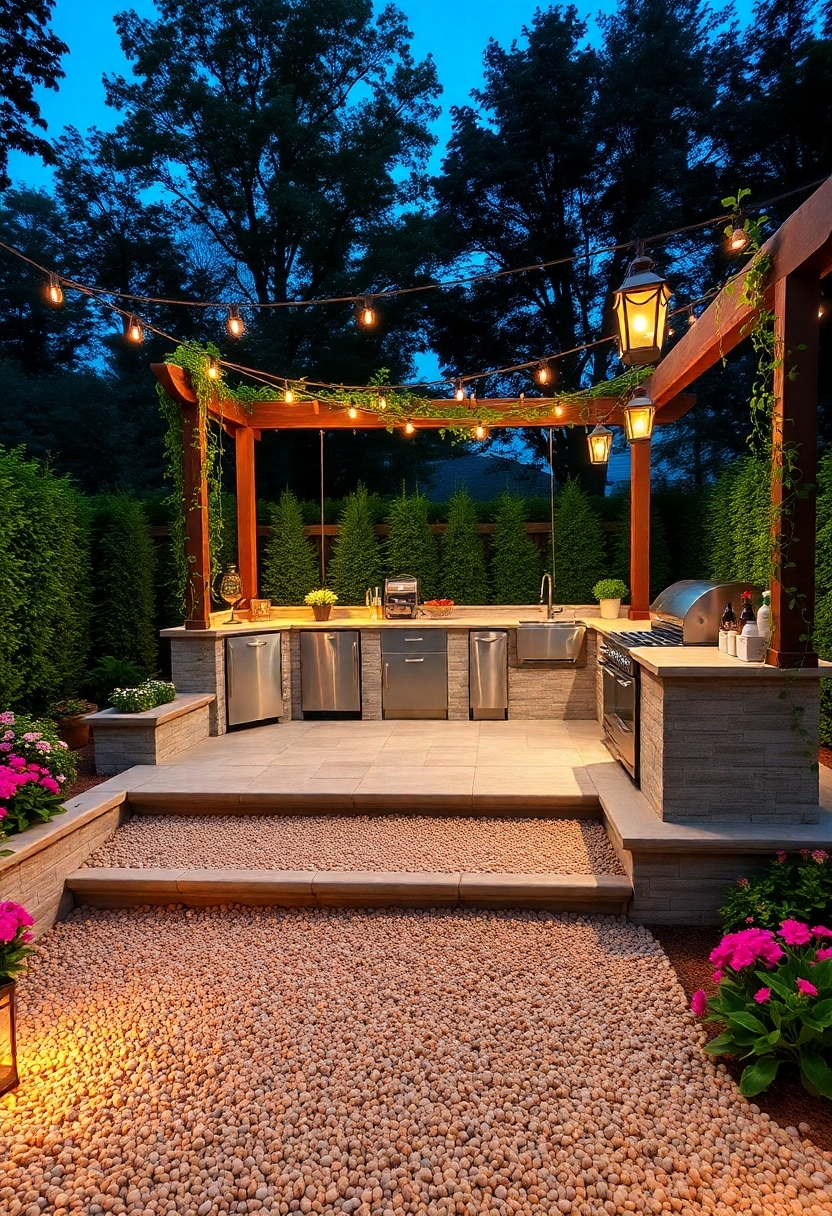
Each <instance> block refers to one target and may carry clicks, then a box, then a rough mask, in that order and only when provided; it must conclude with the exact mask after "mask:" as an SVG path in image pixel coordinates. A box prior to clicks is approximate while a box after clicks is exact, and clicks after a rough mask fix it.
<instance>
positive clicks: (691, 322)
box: [688, 309, 697, 328]
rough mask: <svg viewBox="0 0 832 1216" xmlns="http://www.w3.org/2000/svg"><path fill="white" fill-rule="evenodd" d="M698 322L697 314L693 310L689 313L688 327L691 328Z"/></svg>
mask: <svg viewBox="0 0 832 1216" xmlns="http://www.w3.org/2000/svg"><path fill="white" fill-rule="evenodd" d="M696 321H697V316H696V313H695V312H694V311H693V309H691V310H690V312H689V313H688V327H689V328H690V327H691V326H693V325H695V324H696Z"/></svg>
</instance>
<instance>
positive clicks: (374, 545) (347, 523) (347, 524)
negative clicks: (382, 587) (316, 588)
mask: <svg viewBox="0 0 832 1216" xmlns="http://www.w3.org/2000/svg"><path fill="white" fill-rule="evenodd" d="M338 523H339V525H340V531H339V533H338V535H337V536H336V538H335V544H334V546H333V550H332V558H331V560H330V563H329V570H328V571H327V575H328V581H329V583H331V585H332V588H333V590H334V591H336V592H337V594H338V599H339V600H340V601H341V603H342V604H363V603H364V596H365V593H366V591H367V588H368V587H370V588H375V587H378V586H379V584H380V583H381V579H382V572H381V548H380V546H379V543H378V538H377V537H376V534H375V530H374V528H373V512H372V511H371V508H370V500H369V495H368V493H367V489H366V487H365V486H363V485H362V484H361V483H360V482H359V484H358V486H357V488H356V490H355V493H354V494H348V495H347V497H346V499H345V501H344V508H343V510H342V512H341V515H340V518H339V520H338Z"/></svg>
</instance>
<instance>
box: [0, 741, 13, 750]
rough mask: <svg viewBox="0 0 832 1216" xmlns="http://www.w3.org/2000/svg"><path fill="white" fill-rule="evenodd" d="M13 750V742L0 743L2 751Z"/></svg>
mask: <svg viewBox="0 0 832 1216" xmlns="http://www.w3.org/2000/svg"><path fill="white" fill-rule="evenodd" d="M11 750H12V745H11V743H0V752H10V751H11Z"/></svg>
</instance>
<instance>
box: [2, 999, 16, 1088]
mask: <svg viewBox="0 0 832 1216" xmlns="http://www.w3.org/2000/svg"><path fill="white" fill-rule="evenodd" d="M14 989H15V985H14V980H10V979H0V1094H6V1093H8V1092H9V1090H10V1089H14V1087H15V1086H16V1085H17V1083H18V1075H17V1043H16V1036H15V1022H14Z"/></svg>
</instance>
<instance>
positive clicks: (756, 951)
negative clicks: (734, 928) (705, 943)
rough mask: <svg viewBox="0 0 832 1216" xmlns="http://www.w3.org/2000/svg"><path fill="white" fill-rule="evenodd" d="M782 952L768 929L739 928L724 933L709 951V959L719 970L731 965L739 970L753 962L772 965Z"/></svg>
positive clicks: (735, 969)
mask: <svg viewBox="0 0 832 1216" xmlns="http://www.w3.org/2000/svg"><path fill="white" fill-rule="evenodd" d="M783 953H784V951H783V948H782V947H781V945H780V943H779V942H777V941H776V940H775V937H774V934H773V933H772V932H771V930H770V929H740V930H739V931H738V932H737V933H726V934H725V936H724V937H723V939H722V941H721V942H720V943H719V945H718V946H717V947H716V949H715V950H712V951H711V954H710V959H711V962H712V963H714V964H715V966H716V967H717V968H719V969H720V970H724V969H725V968H726V967H731V968H732V969H733V970H734V971H739V970H740V969H741V968H743V967H750V966H751V965H752V964H753V963H763V964H764V966H766V967H773V966H774V965H775V963H778V962H779V961H780V959H781V958H782V957H783Z"/></svg>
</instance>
